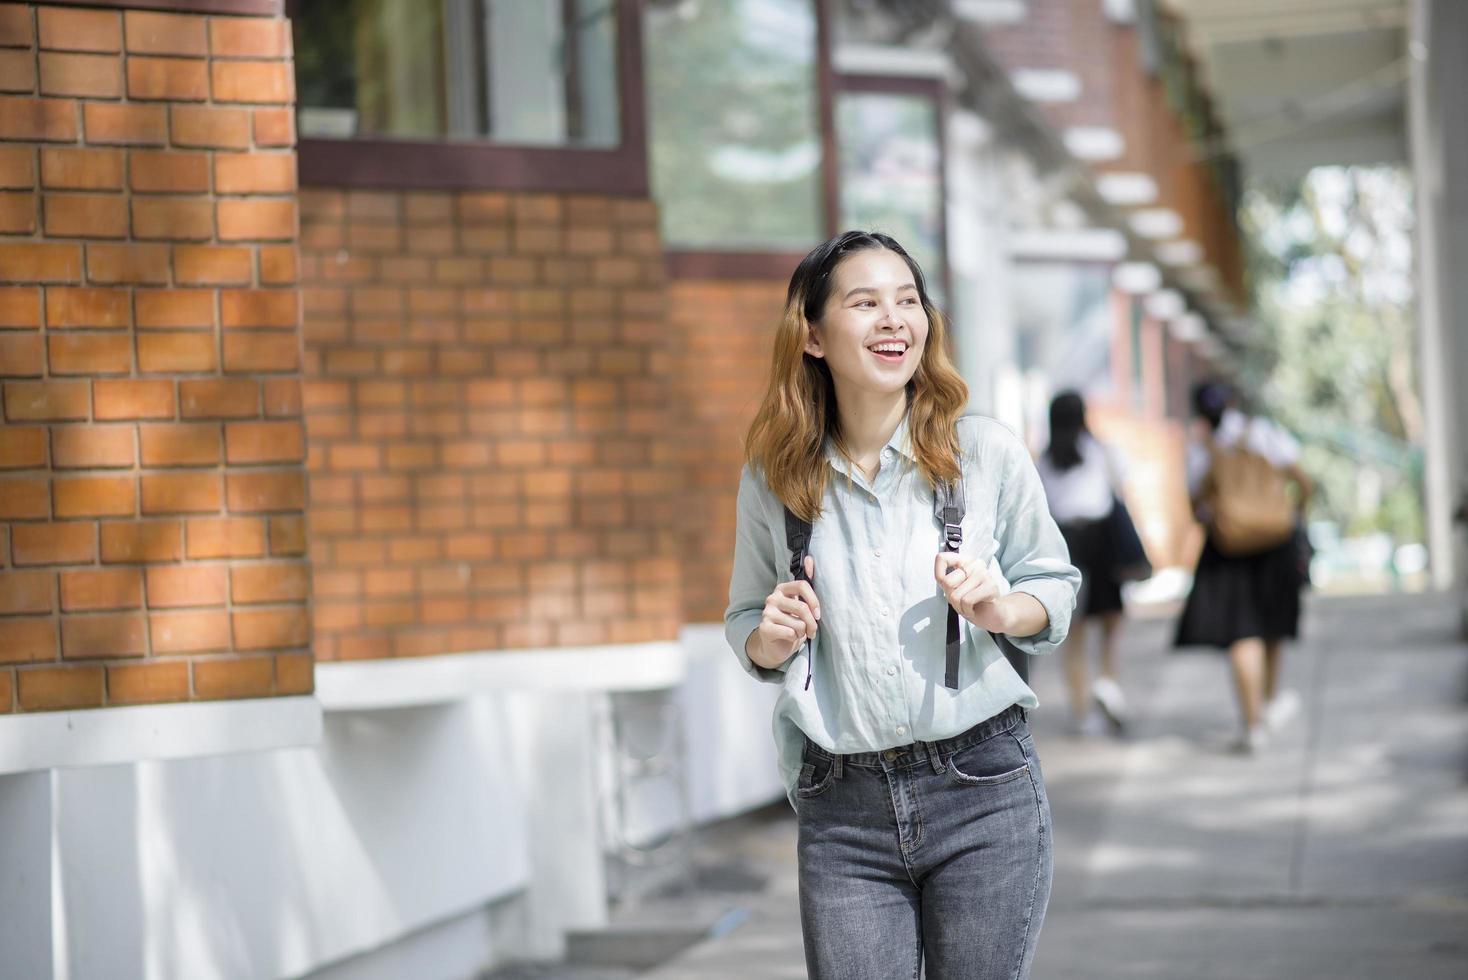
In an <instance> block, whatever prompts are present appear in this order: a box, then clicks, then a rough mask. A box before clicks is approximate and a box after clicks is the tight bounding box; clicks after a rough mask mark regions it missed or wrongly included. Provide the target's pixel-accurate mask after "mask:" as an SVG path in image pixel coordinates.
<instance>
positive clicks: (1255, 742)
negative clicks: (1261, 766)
mask: <svg viewBox="0 0 1468 980" xmlns="http://www.w3.org/2000/svg"><path fill="white" fill-rule="evenodd" d="M1268 744H1269V733H1268V732H1266V731H1265V730H1264V726H1263V725H1255V726H1254V727H1253V728H1250V729H1248V730H1246V731H1244V732H1243V733H1241V734H1240V735H1239V737H1238V739H1237V740H1235V742H1234V743H1233V745H1232V746H1231V747H1230V748H1231V750H1232V751H1233V752H1235V753H1237V754H1239V755H1258V754H1259V753H1261V752H1263V751H1264V747H1265V746H1266V745H1268Z"/></svg>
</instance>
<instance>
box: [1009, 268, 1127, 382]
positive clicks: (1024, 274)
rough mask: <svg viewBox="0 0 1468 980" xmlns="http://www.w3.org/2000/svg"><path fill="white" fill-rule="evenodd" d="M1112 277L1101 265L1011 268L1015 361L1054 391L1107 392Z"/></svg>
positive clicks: (1109, 374) (1109, 369)
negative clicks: (1039, 375) (1048, 381)
mask: <svg viewBox="0 0 1468 980" xmlns="http://www.w3.org/2000/svg"><path fill="white" fill-rule="evenodd" d="M1110 293H1111V273H1110V270H1109V269H1108V268H1107V267H1106V266H1103V265H1090V264H1070V263H1054V264H1052V263H1041V262H1033V263H1032V262H1025V263H1020V264H1018V265H1016V266H1015V268H1014V316H1015V325H1016V327H1017V328H1018V335H1019V360H1020V366H1021V367H1022V368H1024V370H1025V372H1026V373H1027V374H1028V373H1032V372H1038V373H1039V374H1041V375H1043V376H1044V377H1046V378H1048V379H1049V380H1050V383H1051V386H1052V388H1053V389H1054V390H1056V391H1059V390H1060V389H1062V388H1074V389H1076V390H1077V391H1081V392H1084V393H1086V394H1088V395H1090V394H1105V393H1110V391H1111V390H1112V382H1111V335H1112V313H1111V301H1110Z"/></svg>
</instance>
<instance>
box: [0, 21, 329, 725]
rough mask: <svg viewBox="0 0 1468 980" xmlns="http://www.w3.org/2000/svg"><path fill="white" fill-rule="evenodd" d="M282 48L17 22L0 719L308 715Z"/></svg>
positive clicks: (9, 44)
mask: <svg viewBox="0 0 1468 980" xmlns="http://www.w3.org/2000/svg"><path fill="white" fill-rule="evenodd" d="M292 84H293V83H292V74H291V62H290V36H289V32H288V31H287V29H286V24H285V21H284V20H282V19H279V18H260V19H257V18H236V17H206V16H198V15H177V14H160V13H152V12H142V11H127V12H121V11H118V10H116V9H85V8H80V7H60V6H56V7H48V6H34V5H28V4H0V90H3V93H4V94H0V376H3V398H4V427H3V428H0V711H12V710H17V711H36V710H47V709H59V708H78V707H96V706H101V705H118V704H136V703H143V702H160V701H187V700H194V699H205V698H234V697H255V696H270V695H286V694H298V693H305V692H309V691H310V690H311V687H312V684H311V657H310V653H309V651H308V649H307V647H308V641H309V628H308V627H309V623H308V612H307V586H308V574H307V568H306V563H305V559H304V555H305V550H306V545H305V528H304V520H303V514H304V508H305V493H306V487H305V472H304V467H303V462H302V461H303V458H304V435H303V432H302V427H301V422H300V414H301V394H300V353H299V349H300V330H299V313H298V309H299V295H298V291H297V288H296V285H295V282H296V246H295V239H296V204H295V198H294V184H295V153H294V149H293V146H294V134H293V126H292V121H291V119H292V116H291V106H290V102H291V101H292V91H291V90H292Z"/></svg>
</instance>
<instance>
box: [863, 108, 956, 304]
mask: <svg viewBox="0 0 1468 980" xmlns="http://www.w3.org/2000/svg"><path fill="white" fill-rule="evenodd" d="M836 133H837V142H838V145H839V147H840V169H841V227H842V228H843V229H845V228H861V229H864V230H868V231H880V232H884V233H885V234H888V235H891V236H892V237H893V238H895V239H897V241H898V242H900V243H901V244H902V247H903V248H905V249H907V251H908V254H910V255H911V256H912V257H913V258H915V259H917V261H918V264H919V265H920V266H922V269H923V274H924V275H925V276H926V277H927V280H928V290H929V292H930V293H932V295H933V297H934V299H935V300H936V301H937V302H938V303H940V304H941V303H942V302H943V262H944V254H943V172H942V168H941V161H940V156H941V152H942V151H941V148H940V145H939V142H938V112H937V107H936V106H935V105H934V103H933V100H932V99H930V98H924V97H923V96H920V95H897V94H889V93H885V92H846V93H842V94H841V95H840V96H839V98H838V100H837V103H836Z"/></svg>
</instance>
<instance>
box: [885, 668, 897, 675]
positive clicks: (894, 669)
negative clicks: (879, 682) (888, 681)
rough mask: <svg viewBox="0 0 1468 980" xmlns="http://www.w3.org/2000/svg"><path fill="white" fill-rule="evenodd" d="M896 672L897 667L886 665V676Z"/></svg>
mask: <svg viewBox="0 0 1468 980" xmlns="http://www.w3.org/2000/svg"><path fill="white" fill-rule="evenodd" d="M896 673H897V668H896V667H888V668H887V676H888V677H892V676H893V675H895V674H896Z"/></svg>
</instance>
